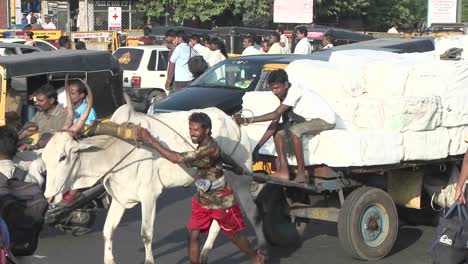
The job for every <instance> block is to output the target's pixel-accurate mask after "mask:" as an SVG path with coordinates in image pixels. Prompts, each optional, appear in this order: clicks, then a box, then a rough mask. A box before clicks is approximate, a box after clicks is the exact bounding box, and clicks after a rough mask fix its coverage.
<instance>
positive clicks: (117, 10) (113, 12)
mask: <svg viewBox="0 0 468 264" xmlns="http://www.w3.org/2000/svg"><path fill="white" fill-rule="evenodd" d="M108 12H109V14H108V17H107V18H108V20H107V21H108V23H107V24H108V26H109V28H108V30H109V31H111V30H118V31H120V30H121V29H122V8H121V7H118V6H112V7H109V8H108Z"/></svg>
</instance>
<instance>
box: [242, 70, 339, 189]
mask: <svg viewBox="0 0 468 264" xmlns="http://www.w3.org/2000/svg"><path fill="white" fill-rule="evenodd" d="M268 84H269V85H270V87H271V91H272V92H273V94H274V95H275V96H276V97H278V99H279V100H280V102H281V104H280V106H278V108H276V110H275V111H273V112H271V113H268V114H265V115H261V116H255V117H251V118H248V119H250V120H247V119H246V118H242V117H241V116H240V115H236V116H234V117H235V119H236V122H237V123H238V124H243V123H255V122H264V121H271V123H270V126H269V127H268V129H267V131H266V132H265V134H264V135H263V137H262V138H261V139H260V141H259V142H258V144H257V146H255V148H254V151H253V153H252V155H253V158H254V160H255V159H256V157H257V155H258V152H259V150H260V148H261V147H262V146H263V144H265V142H266V141H267V140H268V139H269V138H270V137H271V136H273V139H274V142H275V148H276V153H277V154H278V160H277V161H278V162H277V169H276V173H274V174H273V175H272V176H275V177H278V178H280V179H283V180H290V175H289V165H288V161H287V159H286V151H285V138H286V137H290V139H291V141H292V145H293V148H294V155H295V156H296V161H297V174H296V182H298V183H305V182H307V180H308V177H307V175H306V173H305V162H304V153H303V147H302V140H301V136H302V135H304V134H312V135H318V134H320V132H322V131H324V130H329V129H333V128H334V127H335V112H334V111H333V110H332V109H331V107H330V106H329V105H328V103H327V102H326V101H325V100H324V99H323V98H322V97H320V96H319V95H318V94H316V93H314V92H312V91H309V90H305V89H301V88H300V87H298V86H297V85H291V84H290V83H289V80H288V74H287V73H286V71H284V70H275V71H272V72H271V74H270V76H269V78H268ZM280 118H283V123H282V124H280V123H279V121H280ZM288 119H292V125H290V126H288V125H289V124H288V125H286V126H285V124H286V123H287V122H288ZM247 121H249V122H247Z"/></svg>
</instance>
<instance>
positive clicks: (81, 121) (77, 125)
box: [69, 79, 93, 134]
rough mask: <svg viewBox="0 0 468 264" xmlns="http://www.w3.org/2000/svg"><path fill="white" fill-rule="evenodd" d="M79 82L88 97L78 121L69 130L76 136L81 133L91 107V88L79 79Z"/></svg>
mask: <svg viewBox="0 0 468 264" xmlns="http://www.w3.org/2000/svg"><path fill="white" fill-rule="evenodd" d="M80 81H81V82H82V83H83V84H84V86H85V87H86V91H87V92H88V96H87V97H88V102H87V103H88V104H87V106H86V109H85V111H84V112H83V114H82V115H81V116H80V118H79V119H78V121H77V122H76V123H75V124H73V125H72V126H71V127H70V129H69V130H70V131H72V132H73V133H76V134H78V133H79V132H80V131H81V129H82V128H83V127H84V125H85V123H86V119H88V116H89V113H90V112H91V108H92V107H93V91H92V90H91V87H89V85H88V82H85V81H83V80H81V79H80Z"/></svg>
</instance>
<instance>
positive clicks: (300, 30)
mask: <svg viewBox="0 0 468 264" xmlns="http://www.w3.org/2000/svg"><path fill="white" fill-rule="evenodd" d="M296 39H297V40H298V42H297V44H296V48H295V49H294V54H310V53H311V52H312V46H311V45H310V43H309V40H308V39H307V28H306V27H297V28H296Z"/></svg>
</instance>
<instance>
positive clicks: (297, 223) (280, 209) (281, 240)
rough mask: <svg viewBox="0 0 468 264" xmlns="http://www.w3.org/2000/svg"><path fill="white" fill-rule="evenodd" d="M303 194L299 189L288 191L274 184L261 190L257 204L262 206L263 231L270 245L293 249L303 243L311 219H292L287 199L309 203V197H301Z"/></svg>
mask: <svg viewBox="0 0 468 264" xmlns="http://www.w3.org/2000/svg"><path fill="white" fill-rule="evenodd" d="M293 193H294V194H293ZM302 193H303V192H302V191H301V190H299V189H286V188H285V187H283V186H279V185H274V184H267V185H266V186H265V187H264V188H263V189H262V190H261V192H260V194H259V196H258V198H257V202H259V203H260V205H261V210H262V212H261V214H262V221H263V231H264V233H265V237H266V239H267V240H268V242H269V243H270V244H272V245H275V246H283V247H291V246H296V245H298V244H299V243H300V242H301V239H302V235H303V234H304V232H305V230H306V227H307V224H308V222H309V219H305V218H295V219H292V218H291V217H290V216H289V213H288V212H289V203H288V201H287V200H286V199H289V200H290V201H292V202H300V203H308V199H309V198H308V196H307V195H301V194H302ZM290 194H293V195H290Z"/></svg>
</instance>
